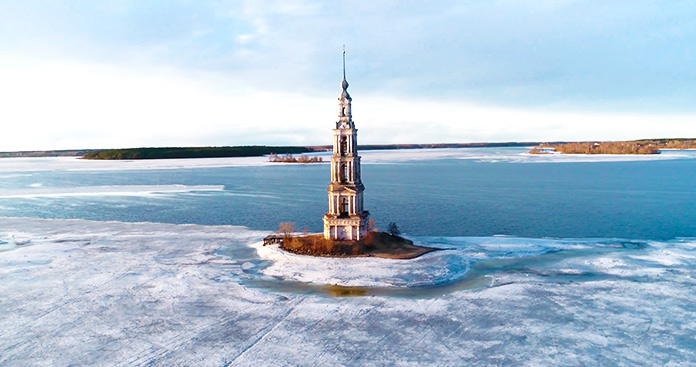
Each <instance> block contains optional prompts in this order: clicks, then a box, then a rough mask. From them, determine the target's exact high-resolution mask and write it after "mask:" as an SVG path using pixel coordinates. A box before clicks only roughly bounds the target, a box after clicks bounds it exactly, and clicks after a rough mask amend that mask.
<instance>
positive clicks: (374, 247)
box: [280, 231, 438, 259]
mask: <svg viewBox="0 0 696 367" xmlns="http://www.w3.org/2000/svg"><path fill="white" fill-rule="evenodd" d="M280 248H281V249H283V250H285V251H289V252H292V253H296V254H300V255H311V256H325V257H368V256H371V257H381V258H385V259H414V258H416V257H419V256H421V255H423V254H427V253H428V252H432V251H437V250H438V249H436V248H432V247H424V246H417V245H414V244H413V241H410V240H407V239H405V238H403V237H400V236H397V235H392V234H389V233H384V232H376V231H372V232H368V233H367V235H365V237H364V238H363V239H361V240H360V241H333V240H327V239H325V238H324V236H323V235H322V234H312V235H303V236H290V235H287V234H286V235H285V236H284V237H283V241H282V243H281V245H280Z"/></svg>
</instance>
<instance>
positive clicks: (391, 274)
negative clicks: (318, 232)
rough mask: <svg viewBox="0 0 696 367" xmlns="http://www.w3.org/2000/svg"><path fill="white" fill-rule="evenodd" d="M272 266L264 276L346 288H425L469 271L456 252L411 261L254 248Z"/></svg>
mask: <svg viewBox="0 0 696 367" xmlns="http://www.w3.org/2000/svg"><path fill="white" fill-rule="evenodd" d="M252 246H253V247H254V248H255V249H256V251H257V252H258V254H259V256H260V257H261V258H262V259H264V260H267V261H270V262H271V263H272V265H271V266H269V267H267V268H265V269H264V270H263V274H265V275H267V276H271V277H276V278H280V279H285V280H293V281H299V282H307V283H314V284H326V285H340V286H346V287H422V286H428V285H437V284H442V283H448V282H452V281H455V280H457V279H459V278H461V277H462V276H464V274H466V272H467V271H468V269H469V262H468V260H467V258H466V257H464V256H460V254H459V253H457V252H455V251H436V252H431V253H427V254H425V255H423V256H419V257H417V258H415V259H411V260H394V259H381V258H376V257H358V258H327V257H314V256H306V255H297V254H292V253H289V252H287V251H283V250H281V249H280V247H279V246H278V245H269V246H263V244H262V243H254V244H253V245H252Z"/></svg>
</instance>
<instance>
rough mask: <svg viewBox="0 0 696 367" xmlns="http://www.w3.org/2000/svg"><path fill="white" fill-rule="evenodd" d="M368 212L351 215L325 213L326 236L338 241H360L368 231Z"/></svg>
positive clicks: (328, 238)
mask: <svg viewBox="0 0 696 367" xmlns="http://www.w3.org/2000/svg"><path fill="white" fill-rule="evenodd" d="M368 215H369V214H368V213H367V212H364V213H363V214H362V215H351V216H335V215H331V214H326V215H324V238H325V239H327V240H336V241H358V240H361V239H362V238H363V237H365V235H366V234H367V231H368V228H367V227H368V226H367V217H368Z"/></svg>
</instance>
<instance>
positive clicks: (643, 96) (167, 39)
mask: <svg viewBox="0 0 696 367" xmlns="http://www.w3.org/2000/svg"><path fill="white" fill-rule="evenodd" d="M343 44H346V49H347V58H348V60H347V62H348V70H347V74H348V81H349V82H350V84H351V87H350V89H349V90H350V92H351V95H352V96H353V98H354V101H353V104H354V106H353V112H354V118H355V120H356V123H357V126H358V128H359V129H360V133H359V136H360V141H361V143H435V142H480V141H543V140H583V139H603V140H605V139H606V140H609V139H634V138H644V137H696V124H695V123H694V122H695V121H694V117H696V103H694V101H696V88H695V85H696V83H695V82H696V68H695V67H694V66H696V63H695V62H694V61H695V60H694V57H695V53H696V46H695V45H696V5H695V4H694V3H693V1H670V2H664V1H640V0H639V1H631V2H626V1H582V0H578V1H572V0H568V1H563V0H558V1H513V0H507V1H437V2H422V1H358V2H328V1H327V2H320V1H166V2H165V1H116V0H113V1H98V2H96V1H31V0H25V1H8V0H0V80H2V81H3V82H2V83H1V85H0V98H2V100H4V103H3V105H4V106H5V107H4V108H0V121H3V126H4V129H7V131H5V133H3V134H2V136H1V137H0V150H29V149H67V148H102V147H133V146H192V145H242V144H278V145H289V144H328V142H329V140H330V129H331V127H332V123H333V121H335V120H336V113H337V106H336V102H337V101H336V98H337V97H338V95H339V93H340V87H339V82H340V79H341V47H342V45H343Z"/></svg>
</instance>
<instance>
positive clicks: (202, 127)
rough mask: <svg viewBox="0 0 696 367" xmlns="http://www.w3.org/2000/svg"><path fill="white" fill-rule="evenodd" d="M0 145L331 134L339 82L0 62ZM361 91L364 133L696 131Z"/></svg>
mask: <svg viewBox="0 0 696 367" xmlns="http://www.w3.org/2000/svg"><path fill="white" fill-rule="evenodd" d="M0 79H1V80H3V83H2V85H0V99H2V100H3V101H4V103H3V108H2V109H0V121H3V128H4V130H5V131H4V132H3V134H2V135H0V150H3V151H6V150H34V149H71V148H111V147H114V148H115V147H138V146H196V145H242V144H277V145H293V144H311V145H318V144H322V145H323V144H329V142H330V130H331V128H332V127H333V122H334V121H335V120H336V115H337V107H336V98H337V97H338V94H339V90H338V88H335V93H333V94H325V95H303V94H299V93H288V92H282V91H267V90H259V89H256V88H254V87H253V86H251V85H248V84H245V83H243V82H240V81H239V80H238V79H235V78H234V77H231V76H229V75H227V74H224V73H207V74H206V73H190V72H182V71H181V70H176V69H152V70H148V71H135V70H132V69H119V68H115V67H111V66H104V65H95V64H86V63H80V62H71V61H49V62H35V61H28V60H21V59H9V60H5V61H3V64H2V65H0ZM359 93H361V92H358V93H357V94H356V93H355V92H353V97H354V107H353V112H354V117H355V120H356V123H357V127H358V128H359V129H360V142H361V143H363V144H383V143H437V142H482V141H537V140H547V141H548V140H594V139H601V140H619V139H635V138H650V137H696V124H694V123H693V121H694V117H696V116H693V115H688V114H684V115H645V114H619V113H592V112H583V111H544V110H533V109H512V108H500V107H496V106H482V105H479V104H475V103H472V102H467V101H454V100H427V99H422V98H417V97H409V98H393V97H388V96H384V95H380V94H366V93H365V94H362V95H361V94H359Z"/></svg>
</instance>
